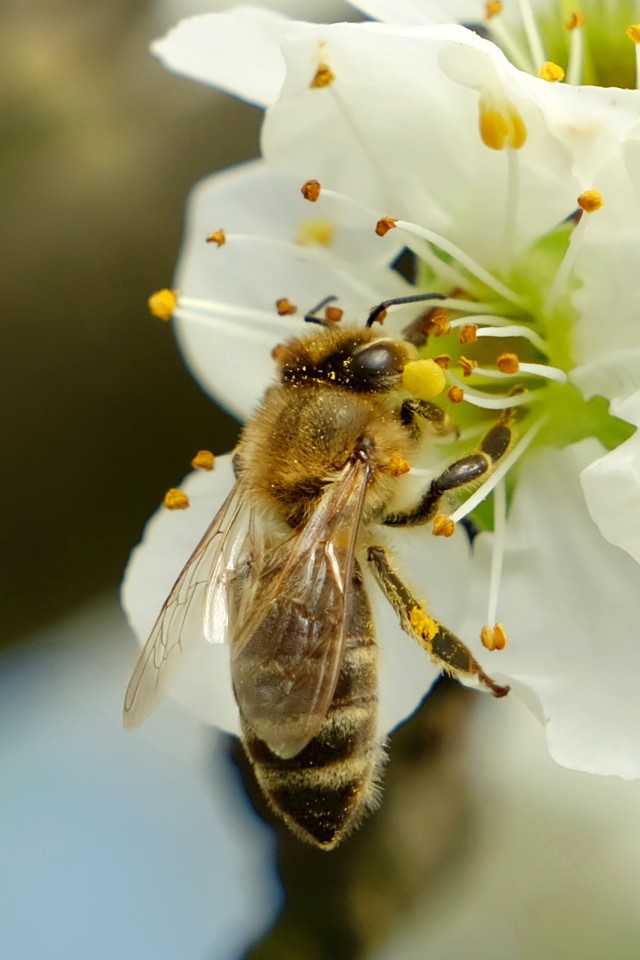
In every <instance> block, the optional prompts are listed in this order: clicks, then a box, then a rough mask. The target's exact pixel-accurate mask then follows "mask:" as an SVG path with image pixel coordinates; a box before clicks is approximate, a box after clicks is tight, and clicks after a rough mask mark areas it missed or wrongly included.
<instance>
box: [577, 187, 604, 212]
mask: <svg viewBox="0 0 640 960" xmlns="http://www.w3.org/2000/svg"><path fill="white" fill-rule="evenodd" d="M578 206H579V207H582V209H583V210H584V212H585V213H595V211H596V210H599V209H600V207H602V206H604V200H603V199H602V194H601V193H600V191H599V190H585V191H584V193H581V194H580V196H579V197H578Z"/></svg>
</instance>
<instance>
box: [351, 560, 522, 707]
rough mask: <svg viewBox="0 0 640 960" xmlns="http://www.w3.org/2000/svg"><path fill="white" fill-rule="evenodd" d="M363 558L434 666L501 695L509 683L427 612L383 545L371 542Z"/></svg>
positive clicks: (403, 624)
mask: <svg viewBox="0 0 640 960" xmlns="http://www.w3.org/2000/svg"><path fill="white" fill-rule="evenodd" d="M367 560H368V561H369V563H370V565H371V570H372V572H373V575H374V577H375V578H376V581H377V582H378V585H379V587H380V589H381V590H382V592H383V594H384V595H385V597H386V598H387V600H388V601H389V603H390V604H391V606H392V607H393V609H394V610H395V612H396V613H397V615H398V618H399V620H400V626H401V627H402V629H403V630H404V632H405V633H407V634H408V635H409V636H410V637H412V638H413V639H414V640H416V641H417V642H418V643H419V644H420V646H421V647H422V648H423V649H424V650H426V651H427V653H428V654H429V656H430V657H431V659H432V660H433V662H434V663H435V664H436V666H438V667H440V668H441V669H442V670H444V671H445V673H448V674H449V675H450V676H452V677H455V678H456V679H457V680H459V681H460V682H461V683H464V684H466V685H467V686H473V687H480V688H482V689H484V690H487V691H488V692H489V693H492V694H493V695H494V697H504V696H505V695H506V694H507V693H508V692H509V687H506V686H501V685H500V684H498V683H496V682H495V680H492V679H491V677H489V676H488V675H487V674H486V673H485V672H484V670H483V669H482V667H481V666H480V664H479V663H478V661H477V660H476V659H475V657H474V656H473V654H472V653H471V651H470V650H469V648H468V647H467V646H465V644H464V643H463V642H462V640H460V639H459V638H458V637H456V635H455V634H454V633H452V632H451V631H450V630H448V629H447V628H446V627H445V626H444V625H443V624H441V623H438V621H437V620H434V619H433V617H431V616H429V614H428V613H427V611H426V608H425V606H424V604H422V603H420V602H419V601H418V600H416V598H415V597H414V596H413V594H412V593H411V591H410V590H409V588H408V587H407V586H406V585H405V584H404V583H403V582H402V580H401V579H400V577H399V576H398V574H397V573H396V571H395V570H394V569H393V567H392V566H391V563H390V561H389V557H388V554H387V552H386V550H385V549H384V547H381V546H371V547H369V549H368V550H367Z"/></svg>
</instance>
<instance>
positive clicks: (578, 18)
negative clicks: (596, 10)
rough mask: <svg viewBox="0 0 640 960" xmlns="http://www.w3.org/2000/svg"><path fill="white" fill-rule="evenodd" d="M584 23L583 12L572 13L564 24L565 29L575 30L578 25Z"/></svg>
mask: <svg viewBox="0 0 640 960" xmlns="http://www.w3.org/2000/svg"><path fill="white" fill-rule="evenodd" d="M583 23H584V14H583V13H572V14H571V16H570V17H569V19H568V20H567V22H566V23H565V25H564V28H565V30H576V29H577V28H578V27H581V26H582V25H583Z"/></svg>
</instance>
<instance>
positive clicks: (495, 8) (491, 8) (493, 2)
mask: <svg viewBox="0 0 640 960" xmlns="http://www.w3.org/2000/svg"><path fill="white" fill-rule="evenodd" d="M501 13H502V0H488V2H487V3H485V5H484V15H485V17H486V18H487V20H493V18H494V17H497V16H498V15H499V14H501Z"/></svg>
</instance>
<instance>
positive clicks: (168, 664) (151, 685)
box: [123, 481, 256, 729]
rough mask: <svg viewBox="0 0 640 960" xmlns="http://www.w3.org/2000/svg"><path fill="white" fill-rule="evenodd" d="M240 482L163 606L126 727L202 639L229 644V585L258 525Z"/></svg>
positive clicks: (132, 688) (130, 692)
mask: <svg viewBox="0 0 640 960" xmlns="http://www.w3.org/2000/svg"><path fill="white" fill-rule="evenodd" d="M247 502H248V501H247V498H246V496H245V490H244V486H243V484H242V482H241V481H240V482H238V483H236V484H235V486H234V488H233V489H232V491H231V493H230V494H229V496H228V497H227V499H226V500H225V502H224V503H223V505H222V507H221V508H220V510H219V511H218V513H217V514H216V516H215V517H214V519H213V521H212V523H211V525H210V526H209V528H208V529H207V531H206V533H205V534H204V536H203V538H202V540H201V541H200V543H199V544H198V546H197V547H196V549H195V550H194V552H193V553H192V554H191V557H190V558H189V560H187V563H186V564H185V566H184V568H183V570H182V572H181V574H180V576H179V577H178V579H177V580H176V582H175V584H174V585H173V588H172V590H171V593H170V594H169V596H168V597H167V599H166V600H165V602H164V604H163V606H162V609H161V611H160V614H159V616H158V619H157V620H156V622H155V625H154V627H153V629H152V631H151V634H150V636H149V639H148V640H147V642H146V644H145V646H144V647H143V649H142V652H141V653H140V656H139V658H138V662H137V663H136V665H135V668H134V670H133V674H132V675H131V680H130V681H129V686H128V687H127V692H126V694H125V699H124V716H123V722H124V726H125V727H126V728H127V729H134V728H135V727H137V726H139V725H140V724H141V723H142V721H143V720H145V719H146V717H148V716H149V714H150V713H151V712H152V711H153V710H154V709H155V707H156V706H157V705H158V703H159V701H160V699H161V698H162V696H163V694H164V692H165V690H166V689H167V687H168V685H169V683H170V682H171V680H172V678H173V676H174V675H175V673H176V671H177V669H178V667H179V665H180V663H181V662H182V657H183V656H184V655H185V653H186V652H187V651H188V650H189V649H191V648H192V647H193V646H194V644H196V643H197V642H199V641H201V640H202V639H203V637H206V639H208V640H210V641H212V642H220V641H223V640H225V639H226V634H227V625H228V622H229V617H230V614H231V611H230V609H229V601H230V591H229V581H230V579H231V578H232V577H233V576H234V573H235V570H236V569H237V567H238V566H239V565H240V564H241V563H242V562H243V558H245V557H246V556H247V551H248V550H249V548H250V544H249V539H250V532H252V531H253V535H254V536H256V533H255V530H254V529H253V528H254V527H255V523H254V519H253V517H252V515H251V511H250V509H249V508H248V507H247V505H246V504H247Z"/></svg>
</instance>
